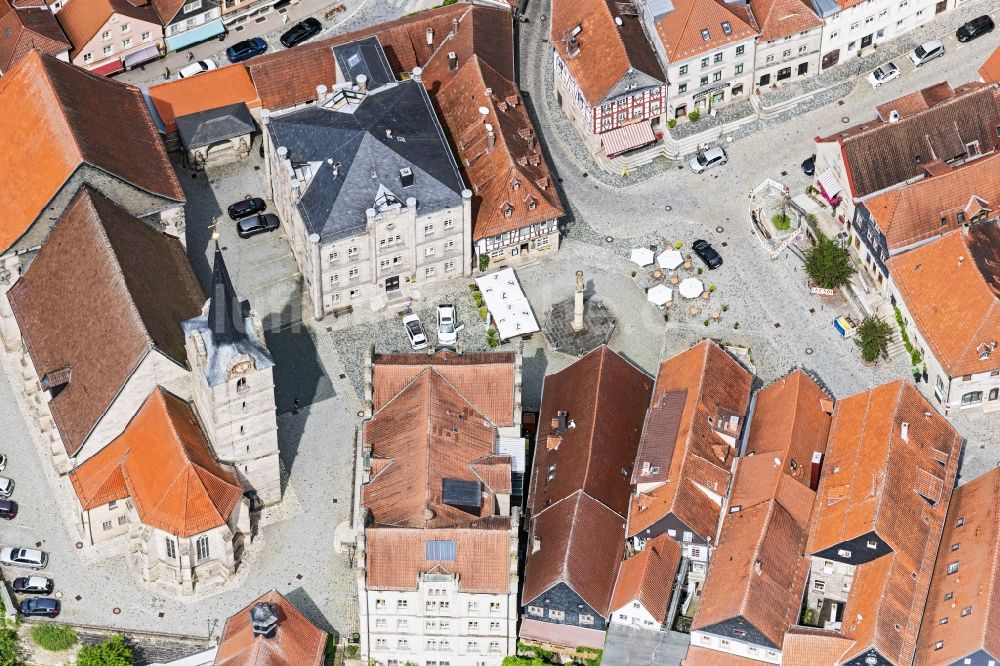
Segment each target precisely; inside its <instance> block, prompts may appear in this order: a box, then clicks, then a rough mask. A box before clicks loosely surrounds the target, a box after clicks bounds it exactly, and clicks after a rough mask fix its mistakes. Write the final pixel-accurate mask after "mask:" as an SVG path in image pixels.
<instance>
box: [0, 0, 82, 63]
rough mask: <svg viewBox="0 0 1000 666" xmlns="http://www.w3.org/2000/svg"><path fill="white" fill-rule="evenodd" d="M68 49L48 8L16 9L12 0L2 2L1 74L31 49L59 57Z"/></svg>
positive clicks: (67, 43)
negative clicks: (12, 4) (11, 2)
mask: <svg viewBox="0 0 1000 666" xmlns="http://www.w3.org/2000/svg"><path fill="white" fill-rule="evenodd" d="M69 46H70V45H69V40H68V39H66V35H65V34H63V31H62V28H60V27H59V22H58V21H56V18H55V16H54V15H53V14H52V12H51V11H49V9H48V8H47V7H44V6H43V7H23V8H17V9H15V8H14V7H12V6H11V4H10V2H9V0H0V74H4V73H6V72H7V70H8V69H10V68H11V67H12V66H13V65H14V63H16V62H17V61H19V60H20V59H21V58H23V57H24V56H26V55H27V54H28V52H30V51H31V50H32V49H38V50H39V51H42V52H43V53H48V54H49V55H58V54H60V53H63V52H65V51H68V50H69Z"/></svg>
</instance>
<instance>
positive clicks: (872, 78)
mask: <svg viewBox="0 0 1000 666" xmlns="http://www.w3.org/2000/svg"><path fill="white" fill-rule="evenodd" d="M898 78H899V67H896V66H895V65H893V64H892V63H891V62H887V63H886V64H884V65H882V66H881V67H879V68H878V69H876V70H875V71H874V72H872V73H871V74H869V75H868V83H870V84H872V88H878V87H879V86H880V85H882V84H883V83H889V81H892V80H893V79H898Z"/></svg>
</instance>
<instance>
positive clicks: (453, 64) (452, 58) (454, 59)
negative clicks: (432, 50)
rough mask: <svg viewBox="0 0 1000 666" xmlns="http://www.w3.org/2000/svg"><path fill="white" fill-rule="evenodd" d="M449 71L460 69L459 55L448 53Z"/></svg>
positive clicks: (452, 52)
mask: <svg viewBox="0 0 1000 666" xmlns="http://www.w3.org/2000/svg"><path fill="white" fill-rule="evenodd" d="M448 69H449V70H450V71H452V72H454V71H455V70H456V69H458V54H456V53H455V52H454V51H448Z"/></svg>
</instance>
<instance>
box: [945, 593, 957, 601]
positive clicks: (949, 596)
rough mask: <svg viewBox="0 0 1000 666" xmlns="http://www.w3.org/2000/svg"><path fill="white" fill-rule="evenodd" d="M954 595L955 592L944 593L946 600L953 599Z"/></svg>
mask: <svg viewBox="0 0 1000 666" xmlns="http://www.w3.org/2000/svg"><path fill="white" fill-rule="evenodd" d="M954 596H955V593H954V592H945V593H944V600H945V601H951V599H952V597H954Z"/></svg>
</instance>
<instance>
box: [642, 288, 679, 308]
mask: <svg viewBox="0 0 1000 666" xmlns="http://www.w3.org/2000/svg"><path fill="white" fill-rule="evenodd" d="M673 298H674V290H673V289H671V288H670V287H668V286H666V285H663V284H658V285H656V286H655V287H653V288H652V289H650V290H649V291H647V292H646V300H647V301H649V302H650V303H652V304H653V305H664V304H666V303H669V302H670V301H671V300H673Z"/></svg>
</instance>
